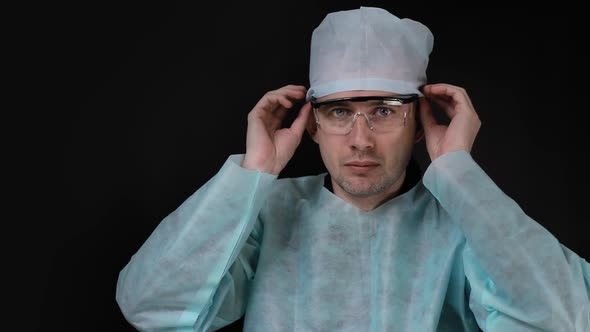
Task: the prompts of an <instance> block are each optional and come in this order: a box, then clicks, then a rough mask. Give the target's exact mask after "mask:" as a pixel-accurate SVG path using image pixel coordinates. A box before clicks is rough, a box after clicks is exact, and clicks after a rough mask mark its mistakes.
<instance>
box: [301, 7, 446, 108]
mask: <svg viewBox="0 0 590 332" xmlns="http://www.w3.org/2000/svg"><path fill="white" fill-rule="evenodd" d="M433 42H434V37H433V35H432V33H431V31H430V30H429V29H428V27H426V26H425V25H423V24H422V23H420V22H417V21H414V20H411V19H408V18H403V19H400V18H398V17H397V16H395V15H393V14H391V13H389V12H388V11H386V10H384V9H381V8H374V7H360V9H354V10H345V11H339V12H333V13H330V14H328V15H327V16H326V17H325V18H324V20H323V21H322V22H321V23H320V25H319V26H318V27H317V28H316V29H315V30H314V31H313V34H312V39H311V54H310V68H309V80H310V87H309V89H308V91H307V100H310V99H311V98H312V97H315V98H321V97H323V96H326V95H329V94H333V93H337V92H342V91H351V90H378V91H387V92H393V93H400V94H406V93H417V94H418V95H422V93H421V92H420V91H419V90H418V88H419V87H420V86H421V85H424V84H425V83H426V68H427V66H428V57H429V55H430V52H431V51H432V47H433Z"/></svg>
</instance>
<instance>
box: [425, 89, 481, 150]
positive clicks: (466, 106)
mask: <svg viewBox="0 0 590 332" xmlns="http://www.w3.org/2000/svg"><path fill="white" fill-rule="evenodd" d="M422 92H423V93H424V96H425V97H426V98H420V119H421V121H422V127H423V128H424V136H425V139H426V149H427V150H428V154H429V155H430V160H434V159H436V158H438V157H440V156H442V155H443V154H445V153H449V152H454V151H467V152H469V153H470V152H471V148H472V146H473V143H474V141H475V137H476V136H477V133H478V131H479V128H480V127H481V121H480V120H479V117H478V116H477V113H476V112H475V109H474V107H473V104H472V103H471V100H470V98H469V96H468V95H467V92H466V91H465V89H463V88H461V87H457V86H453V85H450V84H444V83H437V84H429V85H425V86H424V88H423V89H422ZM429 101H432V102H434V103H436V104H437V105H438V106H440V107H441V108H442V109H443V110H444V111H445V113H446V114H447V116H448V117H449V118H450V119H451V121H450V123H449V125H448V126H447V125H441V124H438V123H437V121H436V119H435V118H434V116H433V114H432V108H431V107H430V104H429Z"/></svg>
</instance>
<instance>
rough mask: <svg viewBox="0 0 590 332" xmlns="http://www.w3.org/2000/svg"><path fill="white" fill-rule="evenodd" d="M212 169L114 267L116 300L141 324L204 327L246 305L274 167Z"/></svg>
mask: <svg viewBox="0 0 590 332" xmlns="http://www.w3.org/2000/svg"><path fill="white" fill-rule="evenodd" d="M242 158H243V155H232V156H230V157H229V158H228V159H227V161H226V162H225V163H224V165H223V166H222V167H221V169H220V170H219V172H218V173H217V174H216V175H215V176H214V177H213V178H211V179H210V180H209V181H208V182H207V183H205V184H204V185H203V186H202V187H201V188H199V189H198V190H197V191H196V192H195V193H194V194H192V195H191V196H190V197H189V198H188V199H187V200H186V201H184V202H183V203H182V204H181V205H180V206H179V207H178V208H177V209H176V210H175V211H173V212H172V213H171V214H169V215H168V216H167V217H166V218H164V219H163V220H162V221H161V222H160V224H159V225H158V226H157V227H156V228H155V230H154V231H153V232H152V234H151V235H150V236H149V237H148V239H147V240H146V241H145V242H144V243H143V245H142V246H141V247H140V248H139V250H138V251H137V252H136V253H135V254H134V255H133V256H132V257H131V259H130V260H129V262H128V263H127V265H126V266H125V267H124V268H123V269H122V270H121V271H120V273H119V278H118V281H117V287H116V301H117V303H118V305H119V308H120V309H121V312H122V314H123V315H124V317H125V319H126V320H127V321H128V322H129V323H130V324H131V325H133V326H134V327H135V328H136V329H138V330H140V331H164V330H165V331H211V330H215V329H218V328H221V327H223V326H225V325H228V324H230V323H232V322H233V321H236V320H237V319H239V318H240V317H241V316H242V315H243V314H244V312H245V307H246V302H247V294H248V288H249V283H250V281H251V280H252V279H253V277H254V271H255V268H256V264H257V260H258V254H259V247H260V241H261V237H262V231H263V230H262V226H261V223H260V221H259V220H258V214H259V211H260V209H261V207H262V205H263V203H264V201H265V200H266V198H267V196H268V193H269V191H270V188H271V186H272V185H273V183H274V181H275V180H276V176H275V175H271V174H266V173H262V172H257V171H252V170H247V169H244V168H241V167H240V166H239V164H240V162H241V160H242Z"/></svg>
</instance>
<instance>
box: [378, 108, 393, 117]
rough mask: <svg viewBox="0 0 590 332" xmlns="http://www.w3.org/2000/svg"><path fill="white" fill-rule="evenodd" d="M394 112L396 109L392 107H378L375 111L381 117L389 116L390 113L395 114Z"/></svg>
mask: <svg viewBox="0 0 590 332" xmlns="http://www.w3.org/2000/svg"><path fill="white" fill-rule="evenodd" d="M393 113H394V111H393V110H391V109H389V108H387V107H379V108H378V109H377V110H376V111H375V114H376V115H377V116H381V117H385V116H389V115H391V114H393Z"/></svg>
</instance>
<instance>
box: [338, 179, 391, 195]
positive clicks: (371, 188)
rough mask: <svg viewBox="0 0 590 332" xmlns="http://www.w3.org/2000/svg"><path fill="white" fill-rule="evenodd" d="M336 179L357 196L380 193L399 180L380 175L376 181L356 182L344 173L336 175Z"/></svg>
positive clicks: (343, 187) (347, 190)
mask: <svg viewBox="0 0 590 332" xmlns="http://www.w3.org/2000/svg"><path fill="white" fill-rule="evenodd" d="M334 181H335V182H336V183H337V184H338V185H339V186H340V188H342V190H344V191H345V192H347V193H348V194H350V195H352V196H356V197H369V196H372V195H375V194H380V193H382V192H384V191H386V190H387V189H389V188H391V186H392V185H393V184H394V183H395V182H396V181H397V178H396V177H393V176H391V177H387V175H382V176H380V177H379V178H378V179H377V180H376V181H373V182H370V183H367V184H362V185H361V184H355V183H354V182H353V181H350V180H349V179H347V178H345V177H344V176H342V175H337V176H335V177H334Z"/></svg>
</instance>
